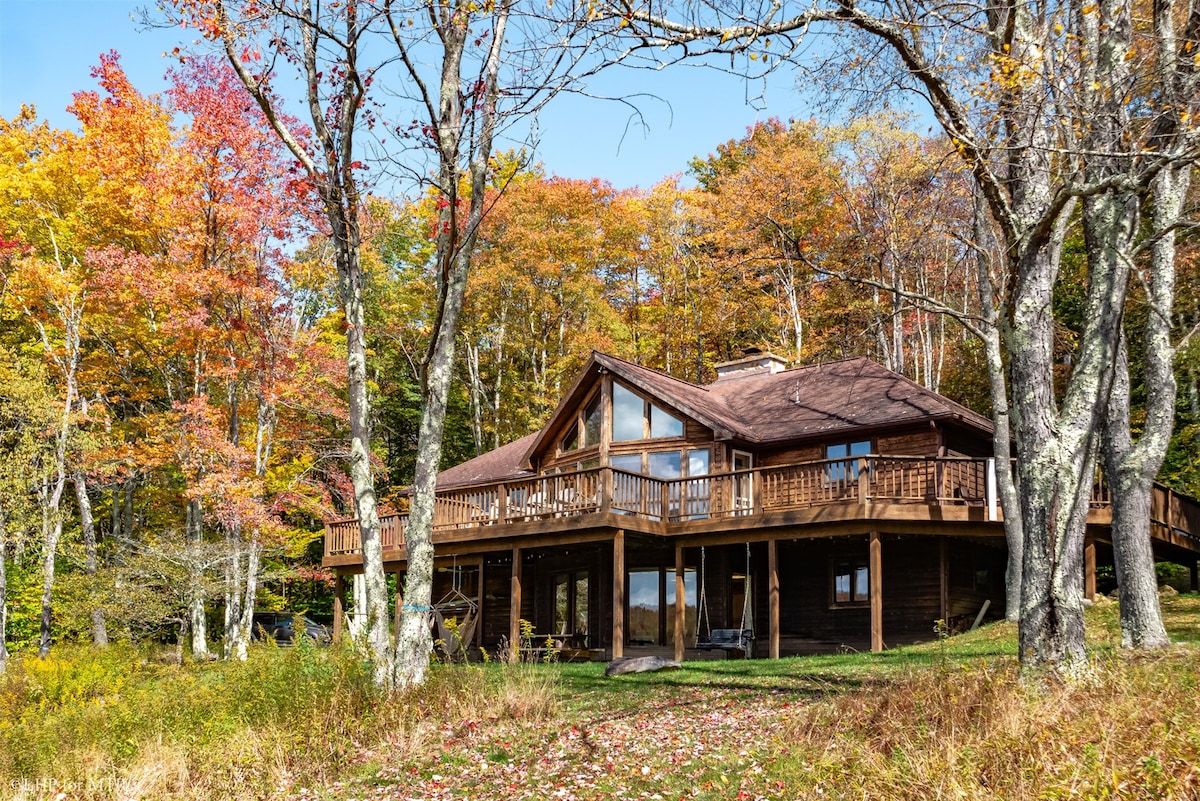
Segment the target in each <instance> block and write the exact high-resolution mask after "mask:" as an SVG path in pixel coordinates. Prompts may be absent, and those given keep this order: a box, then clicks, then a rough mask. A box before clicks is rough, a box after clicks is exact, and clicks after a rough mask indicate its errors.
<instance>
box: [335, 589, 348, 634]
mask: <svg viewBox="0 0 1200 801" xmlns="http://www.w3.org/2000/svg"><path fill="white" fill-rule="evenodd" d="M345 614H346V579H345V578H344V577H343V576H342V574H341V573H337V574H335V575H334V577H333V641H334V642H341V641H342V618H343V617H344V616H345Z"/></svg>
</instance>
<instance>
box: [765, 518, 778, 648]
mask: <svg viewBox="0 0 1200 801" xmlns="http://www.w3.org/2000/svg"><path fill="white" fill-rule="evenodd" d="M767 632H768V637H770V640H769V643H770V644H769V648H768V651H767V653H768V655H769V656H770V657H771V658H772V659H778V658H779V542H778V540H774V539H770V540H767Z"/></svg>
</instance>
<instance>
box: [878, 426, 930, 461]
mask: <svg viewBox="0 0 1200 801" xmlns="http://www.w3.org/2000/svg"><path fill="white" fill-rule="evenodd" d="M938 440H939V437H938V432H937V431H936V430H934V429H932V428H930V427H929V426H925V427H924V428H922V429H919V430H916V431H905V432H898V433H894V434H886V435H881V436H878V437H876V438H875V452H876V453H879V454H880V455H883V456H937V455H938V445H939V444H940V443H939V442H938Z"/></svg>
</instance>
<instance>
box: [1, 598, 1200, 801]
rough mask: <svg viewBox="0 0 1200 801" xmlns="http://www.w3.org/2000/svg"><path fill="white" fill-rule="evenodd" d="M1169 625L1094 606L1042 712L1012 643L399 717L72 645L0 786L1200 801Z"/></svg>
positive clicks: (918, 650) (544, 685) (299, 676)
mask: <svg viewBox="0 0 1200 801" xmlns="http://www.w3.org/2000/svg"><path fill="white" fill-rule="evenodd" d="M1164 612H1165V614H1166V616H1167V620H1168V626H1169V628H1170V630H1171V632H1172V635H1173V637H1175V638H1176V639H1177V640H1179V641H1182V642H1184V643H1186V645H1185V646H1183V647H1180V648H1177V649H1174V650H1173V651H1172V652H1171V653H1170V654H1168V655H1159V656H1152V657H1134V658H1130V657H1128V656H1125V655H1122V654H1120V653H1118V652H1116V651H1114V649H1113V647H1112V643H1113V642H1114V641H1115V638H1116V635H1117V632H1118V627H1117V621H1116V607H1115V605H1114V604H1106V605H1102V606H1098V607H1096V608H1093V609H1092V610H1090V611H1089V632H1090V633H1089V637H1090V639H1091V640H1092V648H1093V653H1094V654H1095V655H1096V658H1095V663H1096V669H1095V677H1094V679H1093V680H1092V681H1091V682H1090V683H1087V684H1085V685H1084V686H1080V687H1072V688H1053V687H1050V688H1042V689H1041V690H1040V691H1037V692H1035V691H1033V690H1032V689H1031V688H1029V687H1026V686H1022V685H1021V684H1020V683H1018V682H1017V681H1016V680H1015V674H1016V670H1015V666H1016V660H1015V652H1016V645H1015V629H1014V627H1012V626H1011V625H1007V624H995V625H991V626H987V627H984V628H983V629H981V630H979V631H976V632H971V633H969V634H966V635H963V636H960V637H955V638H951V639H948V640H944V641H939V642H934V643H927V644H924V645H919V646H913V647H909V648H899V649H895V650H892V651H888V652H886V653H884V654H881V655H871V654H840V655H833V656H823V657H805V658H794V659H783V660H778V661H770V660H750V661H729V662H706V663H689V664H688V665H686V666H685V668H684V669H683V670H680V671H676V672H671V673H662V674H642V675H634V676H626V677H621V678H619V679H605V678H604V676H603V668H604V666H603V665H597V664H583V665H549V666H547V665H523V666H512V667H504V666H498V665H491V666H487V667H485V668H479V667H472V668H463V667H446V668H439V669H437V670H435V671H434V672H433V680H432V682H431V684H430V686H429V687H428V688H426V689H424V690H422V691H421V692H419V693H415V694H413V695H411V696H408V697H406V698H403V699H400V700H399V701H398V702H387V703H382V702H379V701H378V699H376V698H374V697H373V696H372V694H371V693H370V691H369V690H368V689H367V688H366V681H367V678H366V671H365V670H364V669H363V666H362V665H361V664H359V663H358V662H357V660H356V659H355V658H354V656H353V654H351V653H348V652H337V651H321V652H318V651H315V650H312V649H305V648H298V649H291V650H282V649H280V650H275V649H269V648H260V649H255V650H254V652H253V654H252V657H251V659H250V660H249V661H248V662H247V663H245V664H229V663H222V664H213V665H200V666H184V667H182V668H181V667H175V666H169V665H163V664H157V663H155V662H153V661H151V660H147V659H145V658H144V655H141V654H136V653H132V652H129V651H123V650H121V649H111V650H110V651H109V652H108V653H107V654H105V655H103V656H100V657H97V656H96V655H95V654H94V653H93V652H91V651H89V650H87V649H78V650H76V651H72V650H70V649H62V650H61V651H60V654H61V655H60V656H58V657H56V658H55V659H51V660H49V661H48V662H44V663H43V662H38V661H37V660H32V659H30V660H22V661H18V662H16V663H15V664H14V665H13V668H12V669H11V671H10V675H9V676H7V677H5V678H4V679H3V680H0V743H2V744H3V746H2V748H3V750H2V751H0V784H2V785H7V786H17V787H18V788H19V787H20V781H21V780H22V779H30V778H37V779H43V778H53V779H55V780H56V781H57V788H56V789H55V791H54V792H52V793H45V794H43V795H38V794H37V792H41V791H39V790H37V788H36V787H34V788H33V790H31V791H30V792H28V793H27V794H26V795H25V797H26V798H30V799H32V798H41V797H46V798H54V797H56V794H57V792H58V789H66V790H67V791H68V793H69V794H68V796H67V797H68V798H96V799H100V798H118V797H121V798H146V799H169V798H197V799H199V798H206V799H207V798H225V797H228V798H233V797H238V798H253V797H261V798H274V797H279V798H283V797H291V798H328V799H349V798H431V799H432V798H468V797H470V798H553V797H561V798H618V797H620V798H638V797H645V798H654V797H656V796H657V797H659V798H714V799H715V798H731V799H736V798H789V799H791V798H879V799H884V798H912V799H925V798H954V799H986V798H1012V799H1019V798H1020V799H1023V798H1068V797H1069V798H1093V799H1106V798H1179V799H1190V798H1200V775H1198V774H1197V770H1196V768H1195V767H1193V766H1194V765H1196V764H1200V692H1197V683H1198V681H1200V678H1198V674H1200V596H1181V597H1178V598H1169V599H1164ZM89 780H90V784H89V783H88V782H89ZM13 782H16V784H15V785H14V784H13ZM27 789H29V788H27ZM18 797H20V796H19V795H18Z"/></svg>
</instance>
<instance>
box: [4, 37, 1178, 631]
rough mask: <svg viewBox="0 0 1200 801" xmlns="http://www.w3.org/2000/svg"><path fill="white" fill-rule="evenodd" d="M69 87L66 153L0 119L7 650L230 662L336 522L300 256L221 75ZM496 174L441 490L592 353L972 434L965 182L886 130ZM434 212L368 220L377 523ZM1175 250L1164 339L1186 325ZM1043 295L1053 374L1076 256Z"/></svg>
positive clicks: (1070, 341)
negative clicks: (44, 629)
mask: <svg viewBox="0 0 1200 801" xmlns="http://www.w3.org/2000/svg"><path fill="white" fill-rule="evenodd" d="M95 76H96V79H97V83H98V89H97V90H93V91H83V92H80V93H79V94H78V95H76V97H75V101H74V104H73V106H72V110H73V113H74V114H75V116H76V117H77V119H78V120H79V129H80V130H79V132H78V133H73V132H69V131H60V130H53V129H50V128H49V127H48V126H47V125H45V124H44V123H41V122H39V121H38V119H37V116H36V112H35V111H34V110H32V109H30V110H28V111H27V112H25V113H23V114H22V115H20V116H19V117H17V118H16V119H12V120H0V164H2V165H3V168H4V169H3V170H2V171H0V271H2V284H0V292H2V294H0V536H3V546H4V555H5V559H4V560H3V562H4V565H5V572H4V573H2V574H0V578H3V579H4V582H3V584H0V586H6V587H7V604H6V609H7V610H8V614H7V629H8V631H7V641H8V645H9V647H16V648H28V647H36V646H37V645H38V638H39V625H40V618H41V616H42V615H43V614H44V612H43V610H44V608H47V607H48V603H47V600H48V599H49V598H50V597H51V595H52V596H53V601H54V603H53V610H54V617H53V631H54V633H55V636H56V637H59V638H80V639H100V638H101V637H117V638H123V637H132V638H134V639H142V638H145V637H150V636H161V635H164V634H166V635H168V636H170V635H179V636H180V638H181V639H182V635H183V634H184V633H185V632H186V631H188V630H189V629H194V628H196V626H197V625H198V624H200V625H204V626H206V627H211V629H212V631H214V632H215V631H218V630H220V631H222V632H223V633H224V637H223V639H224V644H223V648H224V649H225V651H226V653H227V654H228V653H236V652H237V650H238V649H239V648H241V649H244V648H245V638H246V636H248V631H245V630H244V627H241V626H239V621H240V620H241V619H243V618H244V616H245V615H244V614H243V613H245V612H247V611H248V610H250V609H252V608H256V607H257V608H269V607H280V608H282V607H284V606H287V607H288V608H297V607H305V606H308V605H310V604H312V603H314V598H315V597H317V596H319V595H320V594H321V593H323V592H324V590H323V589H322V585H323V584H324V583H325V582H326V581H327V577H326V576H324V575H323V574H322V573H321V571H320V570H319V569H318V568H316V565H317V564H319V538H320V524H321V520H322V519H323V518H324V517H327V516H331V515H337V514H344V513H345V512H346V511H347V510H348V509H352V508H353V492H352V489H351V487H350V482H349V479H348V478H347V475H346V472H345V469H344V465H345V460H346V457H347V453H346V445H345V442H346V438H347V437H346V426H347V423H346V417H347V411H346V404H347V402H346V399H345V389H344V384H345V369H346V368H345V347H346V345H345V338H344V335H343V331H344V327H345V322H344V317H343V315H342V312H341V311H340V310H339V305H338V302H337V298H336V296H337V287H336V284H335V280H334V277H333V276H334V274H335V273H334V270H333V269H332V267H331V260H332V256H331V254H330V252H329V250H330V249H329V244H328V231H326V230H324V226H325V225H326V223H324V221H323V218H322V216H321V215H320V213H319V208H318V204H317V201H316V199H315V198H314V195H313V188H312V187H311V186H310V185H309V181H308V180H307V178H306V177H305V176H304V175H303V174H302V173H300V172H298V171H297V169H296V167H295V166H294V164H293V162H292V160H291V159H290V158H289V157H288V156H287V155H286V154H285V152H284V151H283V150H282V148H281V146H280V145H279V143H278V142H277V140H276V139H275V138H274V137H273V135H272V134H271V132H270V131H269V130H268V129H267V127H266V125H265V121H264V120H263V119H262V118H261V115H260V114H259V113H258V111H257V109H255V108H253V107H250V106H248V105H247V104H245V103H243V102H240V100H233V98H235V97H238V91H240V90H238V89H237V87H236V85H235V83H236V78H235V77H234V76H233V74H232V73H231V72H230V71H229V68H228V66H227V65H226V63H225V62H224V61H218V60H215V59H206V58H197V59H191V60H189V61H187V62H186V63H185V64H184V65H182V66H181V67H180V68H179V69H178V70H177V71H176V72H174V73H173V74H172V76H171V83H172V88H171V89H170V90H169V91H168V92H167V93H166V94H165V95H163V96H146V95H144V94H142V93H140V92H139V91H138V90H137V88H136V87H134V86H132V85H131V84H130V83H129V81H128V79H127V78H126V76H125V74H124V73H123V71H122V70H121V68H120V63H119V59H117V57H116V56H115V55H112V56H108V57H106V58H104V59H103V60H102V61H101V64H100V65H99V66H98V67H97V69H96V71H95ZM490 167H491V173H490V175H489V189H488V192H489V197H488V198H487V208H488V213H487V215H486V217H485V218H484V222H483V225H482V229H481V231H480V235H479V241H478V245H477V248H476V251H475V253H474V259H473V263H472V272H471V276H470V279H469V283H468V288H467V296H466V303H465V307H464V316H463V319H462V324H461V330H460V332H459V351H458V352H459V358H458V363H457V367H456V380H455V383H454V386H453V389H452V394H451V400H450V405H449V412H448V417H447V435H446V442H445V449H444V454H443V464H444V465H446V466H448V465H450V464H454V463H457V462H459V461H462V460H464V459H466V458H469V457H471V456H474V455H476V454H477V453H480V452H482V451H486V450H489V449H490V448H492V447H495V446H496V445H498V444H503V443H504V442H507V441H510V440H512V439H515V438H516V437H519V436H522V435H524V434H526V433H528V432H530V431H532V430H535V429H536V428H537V427H538V426H539V425H540V424H541V423H542V422H543V421H544V420H545V419H546V417H547V416H548V414H549V413H550V412H551V411H552V410H553V408H554V406H555V404H556V403H557V401H558V398H559V396H560V394H561V392H562V391H563V390H564V389H565V387H566V386H567V385H568V384H569V382H570V381H571V379H572V378H573V376H574V373H575V371H576V370H577V369H578V368H579V367H580V366H581V365H582V363H583V361H584V360H585V359H586V357H587V355H588V353H589V352H590V351H591V350H593V349H596V350H602V351H605V352H609V353H613V354H615V355H618V356H621V357H624V358H627V359H630V360H633V361H636V362H638V363H641V364H644V365H647V366H650V367H654V368H657V369H661V370H664V371H665V372H668V373H670V374H672V375H676V376H678V377H680V378H684V379H687V380H690V381H698V382H703V381H707V380H710V379H711V377H712V372H711V371H712V366H713V364H715V363H716V362H719V361H723V360H725V359H728V358H731V357H735V356H737V355H738V354H739V352H740V349H741V348H743V347H747V346H757V347H763V348H766V349H770V350H772V351H774V352H776V353H778V354H779V355H781V356H784V357H785V358H787V359H789V360H790V361H791V362H792V363H793V364H809V363H816V362H820V361H829V360H833V359H839V358H846V357H850V356H858V355H865V356H869V357H871V358H874V359H876V360H878V361H879V362H880V363H882V364H884V365H886V366H888V367H890V368H891V369H894V370H897V371H899V372H902V373H904V374H905V375H907V376H908V377H910V378H912V379H914V380H916V381H918V382H920V383H922V384H924V385H926V386H928V387H930V388H931V389H934V390H936V391H939V392H942V393H943V394H946V395H948V396H949V397H951V398H953V399H955V400H958V401H960V402H963V403H965V404H966V405H968V406H970V407H972V408H974V409H976V410H977V411H980V412H982V413H985V414H986V413H987V412H988V411H989V404H988V388H987V382H986V370H985V368H984V366H983V357H982V354H981V346H980V344H979V343H978V342H976V341H975V340H974V339H973V338H972V337H971V336H970V335H968V334H967V333H966V332H965V331H964V330H963V329H962V328H961V327H960V326H959V325H958V324H957V323H956V322H954V321H953V320H952V319H950V318H948V317H946V316H944V315H940V314H937V313H935V312H934V311H932V310H930V308H929V305H930V302H936V303H938V304H940V305H942V306H945V307H949V308H954V309H959V310H962V311H963V312H965V313H967V314H970V313H971V312H972V309H973V307H974V306H975V305H977V303H978V300H977V298H978V293H977V288H976V287H974V286H973V285H972V283H971V282H972V281H974V280H975V276H976V273H975V271H974V270H972V269H971V268H970V267H969V266H968V263H969V260H970V259H971V258H972V254H971V253H970V251H969V249H968V248H967V246H966V245H965V242H967V241H970V239H971V226H972V224H973V217H972V202H973V201H972V194H971V192H972V190H971V186H970V183H969V176H968V175H966V174H965V173H964V172H963V168H962V167H961V165H960V163H959V162H958V160H957V159H956V158H954V150H953V148H952V147H950V145H949V144H948V143H947V142H945V141H942V140H938V139H931V140H923V139H921V138H919V137H917V136H915V135H913V134H912V133H911V132H909V131H908V130H907V128H906V125H905V120H904V119H903V118H892V117H886V116H883V117H875V118H872V119H871V120H869V121H857V122H852V123H849V124H847V125H845V126H841V127H823V126H820V125H817V124H815V123H812V122H804V121H791V122H787V123H784V122H781V121H770V122H767V123H763V124H761V125H759V126H756V127H755V128H754V129H753V130H751V131H748V132H747V134H746V135H745V136H744V137H743V138H741V139H738V140H735V141H730V142H726V143H722V144H719V145H716V146H715V149H714V152H713V153H712V154H709V155H707V156H697V157H696V158H695V159H694V160H693V162H692V169H691V171H690V174H689V175H688V176H687V177H686V178H684V177H681V176H674V177H667V178H664V180H663V181H662V182H660V183H659V184H657V185H655V186H653V187H651V188H649V189H646V190H638V189H632V190H620V189H616V188H614V187H612V186H611V185H609V184H608V183H607V182H605V181H603V180H602V179H599V178H597V179H593V180H591V181H578V180H567V179H559V178H555V177H553V176H552V175H551V174H550V173H548V172H547V170H548V169H549V170H552V169H553V165H548V167H543V166H541V165H538V164H532V163H530V162H529V160H528V158H527V157H526V154H524V153H521V152H507V153H498V154H496V155H495V157H494V159H493V160H492V163H491V165H490ZM440 202H445V201H440V200H439V199H438V198H437V196H435V195H433V194H430V195H427V196H422V197H416V198H385V197H375V198H372V199H371V200H370V201H369V202H368V203H367V204H366V208H367V214H366V218H365V219H364V220H362V226H363V231H364V237H363V239H364V248H363V264H364V267H365V270H366V273H367V276H368V280H367V291H366V300H367V303H366V315H367V336H368V342H369V349H370V354H371V362H370V371H371V379H372V384H371V388H370V391H371V395H372V401H373V403H372V408H373V410H374V417H373V420H372V425H373V434H374V436H373V438H372V443H373V453H374V457H375V459H376V464H375V469H376V471H377V475H378V477H379V478H378V487H379V491H380V496H381V498H383V499H384V500H385V501H387V500H389V499H390V502H391V503H393V504H395V503H397V502H398V500H397V498H396V493H397V491H398V490H399V489H400V488H402V487H404V486H406V485H407V484H408V483H409V482H410V481H411V480H412V476H413V473H414V468H415V465H414V454H415V452H416V439H417V426H418V422H419V418H420V397H421V392H420V385H419V382H420V378H419V370H418V367H417V365H418V363H419V361H420V354H421V352H422V351H423V349H424V348H425V347H426V343H427V340H428V337H429V333H430V329H431V326H432V325H433V324H434V321H432V320H430V319H429V309H430V308H431V306H432V298H431V296H432V294H433V292H434V291H435V289H434V277H433V274H432V271H433V269H434V264H433V252H434V241H433V240H434V236H435V235H436V233H437V232H436V230H435V229H436V226H437V219H438V212H439V208H438V204H439V203H440ZM1183 245H1184V252H1183V254H1182V256H1181V258H1180V259H1179V270H1178V273H1179V277H1178V282H1179V283H1178V289H1177V298H1178V303H1177V317H1178V320H1177V322H1178V328H1179V330H1181V331H1184V330H1187V329H1188V328H1190V327H1192V326H1193V325H1194V324H1195V323H1196V322H1197V321H1200V286H1198V285H1197V283H1198V281H1200V278H1198V277H1197V274H1196V265H1195V258H1194V248H1193V247H1192V244H1191V243H1190V242H1188V241H1186V240H1185V241H1184V242H1183ZM1064 272H1065V273H1067V274H1069V275H1074V276H1076V280H1075V281H1070V280H1064V281H1062V282H1060V288H1059V289H1058V290H1057V293H1056V298H1055V315H1056V322H1057V329H1058V336H1057V341H1056V348H1057V349H1058V351H1059V361H1060V363H1061V364H1062V365H1063V370H1064V372H1065V371H1067V370H1068V369H1069V365H1070V359H1071V357H1072V354H1073V353H1074V345H1075V342H1074V338H1073V337H1074V335H1075V333H1076V331H1077V330H1078V327H1079V325H1080V322H1081V320H1080V318H1081V316H1082V314H1083V313H1084V312H1083V308H1082V302H1081V296H1082V288H1083V286H1084V285H1085V283H1086V263H1085V258H1084V254H1083V243H1082V236H1081V235H1080V234H1075V235H1074V239H1073V240H1069V243H1068V247H1067V249H1066V253H1065V256H1064ZM1072 288H1078V289H1079V293H1078V294H1076V293H1074V292H1072ZM1139 292H1140V290H1139V289H1137V288H1136V287H1135V289H1134V290H1133V292H1132V293H1131V294H1132V299H1131V301H1130V303H1129V306H1128V309H1127V311H1126V317H1127V323H1128V324H1129V325H1130V326H1131V327H1136V326H1137V324H1138V320H1139V315H1140V316H1142V317H1144V315H1145V310H1144V304H1143V303H1142V298H1141V296H1140V294H1139ZM917 298H925V299H928V300H927V301H922V300H919V299H917ZM1130 341H1131V343H1136V342H1138V341H1139V338H1138V337H1130ZM1131 351H1132V352H1131V361H1132V363H1133V364H1134V366H1135V368H1136V365H1137V363H1138V354H1137V347H1136V344H1131ZM1176 367H1177V376H1178V380H1179V387H1180V394H1179V402H1178V409H1177V420H1176V428H1175V438H1174V442H1173V445H1172V448H1171V451H1170V453H1169V454H1168V457H1167V461H1166V463H1165V465H1164V468H1163V471H1162V476H1161V477H1162V480H1163V481H1164V482H1166V483H1168V484H1170V485H1172V486H1174V487H1176V488H1177V489H1180V490H1182V491H1184V492H1189V493H1191V494H1193V495H1195V494H1197V493H1198V491H1200V459H1198V457H1197V450H1198V447H1197V445H1198V443H1200V392H1198V381H1200V346H1198V344H1197V343H1196V342H1195V341H1193V342H1192V343H1191V344H1190V346H1189V348H1188V349H1187V350H1186V351H1184V352H1183V353H1182V354H1181V358H1180V359H1179V360H1178V362H1177V365H1176ZM1135 374H1136V369H1135ZM1134 395H1135V398H1136V397H1137V395H1138V392H1137V390H1136V388H1135V393H1134ZM55 578H57V582H56V583H55V582H54V581H53V580H54V579H55ZM197 610H199V613H200V614H199V616H197V614H196V612H197ZM201 621H203V622H201ZM231 632H232V636H231ZM214 639H215V637H214Z"/></svg>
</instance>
